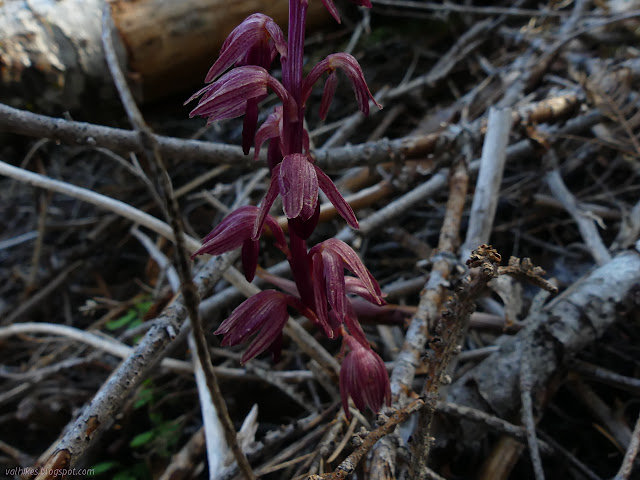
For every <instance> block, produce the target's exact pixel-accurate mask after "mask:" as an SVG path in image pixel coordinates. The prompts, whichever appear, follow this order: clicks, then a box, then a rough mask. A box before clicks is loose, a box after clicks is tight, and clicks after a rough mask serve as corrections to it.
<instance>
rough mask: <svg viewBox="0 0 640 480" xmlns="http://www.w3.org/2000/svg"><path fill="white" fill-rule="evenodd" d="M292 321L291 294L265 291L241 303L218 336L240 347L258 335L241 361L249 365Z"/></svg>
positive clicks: (223, 323)
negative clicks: (290, 310)
mask: <svg viewBox="0 0 640 480" xmlns="http://www.w3.org/2000/svg"><path fill="white" fill-rule="evenodd" d="M288 318H289V314H288V313H287V295H286V294H284V293H282V292H277V291H275V290H263V291H262V292H259V293H257V294H255V295H254V296H252V297H250V298H248V299H247V300H245V301H244V302H243V303H242V304H240V305H239V306H238V307H237V308H236V309H235V310H234V311H233V312H232V313H231V315H230V316H229V318H227V319H226V320H225V321H224V322H222V324H221V325H220V327H219V328H218V329H217V330H216V331H215V332H214V334H215V335H220V334H223V335H224V339H223V340H222V345H224V346H227V345H238V344H240V343H244V342H246V341H247V340H248V339H249V338H250V337H251V336H252V335H254V334H256V333H257V332H258V331H260V334H258V335H256V338H255V339H254V340H253V342H252V343H251V345H250V346H249V348H248V349H247V351H246V352H245V353H244V355H243V356H242V359H241V362H242V363H244V362H247V361H248V360H250V359H252V358H253V357H255V356H256V355H259V354H260V353H262V352H263V351H265V350H266V349H267V348H268V347H269V346H270V345H271V344H272V343H273V342H274V341H276V340H277V337H278V335H279V334H280V333H281V332H282V328H283V327H284V324H285V323H286V321H287V319H288Z"/></svg>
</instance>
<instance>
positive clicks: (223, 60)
mask: <svg viewBox="0 0 640 480" xmlns="http://www.w3.org/2000/svg"><path fill="white" fill-rule="evenodd" d="M278 52H279V53H280V56H281V57H282V58H284V57H286V55H287V44H286V40H285V38H284V34H283V33H282V30H280V27H278V25H277V24H276V23H275V22H274V21H273V19H272V18H270V17H267V16H266V15H263V14H261V13H256V14H253V15H250V16H249V17H247V18H246V19H245V20H244V21H243V22H242V23H241V24H240V25H238V26H237V27H236V28H235V29H234V30H233V31H232V32H231V33H230V34H229V36H228V37H227V39H226V40H225V42H224V44H223V45H222V48H221V50H220V56H219V57H218V59H217V60H216V62H215V63H214V64H213V66H212V67H211V69H210V70H209V73H207V77H206V78H205V82H206V83H209V82H212V81H213V80H215V79H216V78H217V77H218V76H220V75H221V74H222V73H223V72H224V71H225V70H227V69H228V68H229V67H230V66H231V65H236V66H244V65H256V66H258V67H262V68H264V69H269V67H270V66H271V62H273V59H274V58H275V57H276V54H277V53H278ZM263 99H264V96H260V97H254V98H250V99H248V100H247V104H246V109H245V111H244V114H245V117H244V125H243V129H242V150H243V151H244V154H245V155H247V154H248V153H249V149H250V148H251V144H252V143H253V137H254V135H255V133H256V128H257V125H258V103H259V102H260V101H262V100H263Z"/></svg>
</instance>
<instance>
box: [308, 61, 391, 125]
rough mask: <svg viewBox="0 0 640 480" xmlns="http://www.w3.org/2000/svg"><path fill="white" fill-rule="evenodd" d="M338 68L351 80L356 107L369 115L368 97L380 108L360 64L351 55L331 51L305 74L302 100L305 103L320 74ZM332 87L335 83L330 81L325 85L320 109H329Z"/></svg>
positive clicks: (330, 72)
mask: <svg viewBox="0 0 640 480" xmlns="http://www.w3.org/2000/svg"><path fill="white" fill-rule="evenodd" d="M338 69H341V70H342V71H344V73H345V74H346V75H347V77H348V78H349V80H350V81H351V86H352V87H353V91H354V92H355V94H356V99H357V100H358V107H359V108H360V111H361V112H362V113H364V114H365V115H369V99H371V100H372V101H373V103H374V104H375V105H376V106H377V107H378V108H380V109H381V108H382V105H380V104H379V103H378V102H376V100H375V98H373V95H371V92H370V91H369V87H368V86H367V82H366V80H365V79H364V74H363V73H362V69H361V68H360V64H359V63H358V61H357V60H356V59H355V58H354V57H353V55H350V54H348V53H332V54H331V55H329V56H327V58H325V59H324V60H322V61H321V62H320V63H318V64H317V65H316V66H315V67H313V68H312V69H311V71H310V72H309V75H307V77H306V78H305V79H304V82H303V84H302V100H303V102H305V103H306V101H307V99H308V98H309V94H310V93H311V87H313V85H314V84H315V83H316V81H317V80H318V79H319V78H320V77H321V76H322V74H324V73H325V72H328V73H329V74H330V75H331V74H333V73H334V72H335V71H336V70H338ZM327 86H328V87H329V92H326V88H327ZM332 88H333V89H334V90H335V85H333V84H332V83H328V85H325V94H323V96H322V105H321V109H323V110H328V109H329V105H330V104H331V100H332V99H333V94H332V93H331V89H332Z"/></svg>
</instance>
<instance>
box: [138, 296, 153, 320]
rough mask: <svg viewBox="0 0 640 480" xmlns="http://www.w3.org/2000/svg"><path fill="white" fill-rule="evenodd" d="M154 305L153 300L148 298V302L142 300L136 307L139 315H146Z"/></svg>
mask: <svg viewBox="0 0 640 480" xmlns="http://www.w3.org/2000/svg"><path fill="white" fill-rule="evenodd" d="M152 306H153V302H152V301H150V300H148V301H146V302H140V303H138V304H136V306H135V309H136V310H137V311H138V316H140V317H144V315H145V314H146V313H147V312H148V311H149V309H150V308H151V307H152Z"/></svg>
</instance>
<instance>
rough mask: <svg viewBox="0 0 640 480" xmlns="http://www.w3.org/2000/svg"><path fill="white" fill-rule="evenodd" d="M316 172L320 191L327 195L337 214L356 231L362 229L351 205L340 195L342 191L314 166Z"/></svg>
mask: <svg viewBox="0 0 640 480" xmlns="http://www.w3.org/2000/svg"><path fill="white" fill-rule="evenodd" d="M313 167H314V168H315V170H316V175H317V177H318V185H319V186H320V189H321V190H322V191H323V192H324V193H325V195H326V196H327V198H328V199H329V201H330V202H331V203H332V204H333V206H334V207H336V210H337V212H338V213H339V214H340V216H341V217H342V218H344V219H345V220H346V222H347V224H348V225H349V226H350V227H351V228H354V229H356V230H357V229H358V228H360V226H359V225H358V219H357V218H356V214H355V213H353V209H352V208H351V205H349V204H348V203H347V202H346V200H345V199H344V197H343V196H342V195H341V194H340V191H339V190H338V188H337V187H336V186H335V184H334V183H333V181H332V180H331V179H330V178H329V177H328V176H327V174H325V173H324V172H323V171H322V170H320V168H318V167H316V166H315V165H314V166H313Z"/></svg>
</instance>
